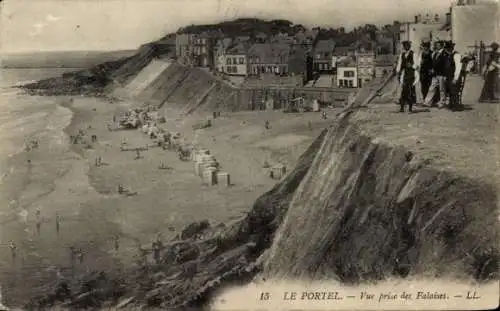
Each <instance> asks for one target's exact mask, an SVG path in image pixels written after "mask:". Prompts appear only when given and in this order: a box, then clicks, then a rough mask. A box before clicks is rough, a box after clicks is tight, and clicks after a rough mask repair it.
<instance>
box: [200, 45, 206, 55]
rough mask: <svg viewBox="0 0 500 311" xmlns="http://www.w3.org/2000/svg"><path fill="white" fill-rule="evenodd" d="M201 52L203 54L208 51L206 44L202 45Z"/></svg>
mask: <svg viewBox="0 0 500 311" xmlns="http://www.w3.org/2000/svg"><path fill="white" fill-rule="evenodd" d="M201 53H203V54H205V53H207V47H206V46H202V47H201Z"/></svg>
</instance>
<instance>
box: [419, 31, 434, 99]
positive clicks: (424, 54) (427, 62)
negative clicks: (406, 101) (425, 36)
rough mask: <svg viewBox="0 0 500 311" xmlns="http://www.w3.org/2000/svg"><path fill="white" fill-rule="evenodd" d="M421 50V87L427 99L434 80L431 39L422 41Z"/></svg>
mask: <svg viewBox="0 0 500 311" xmlns="http://www.w3.org/2000/svg"><path fill="white" fill-rule="evenodd" d="M421 48H422V50H421V52H420V88H421V90H422V98H423V99H425V97H426V96H427V93H428V92H429V87H430V86H431V81H432V50H431V43H430V42H429V41H424V42H422V45H421Z"/></svg>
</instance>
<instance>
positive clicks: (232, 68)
mask: <svg viewBox="0 0 500 311" xmlns="http://www.w3.org/2000/svg"><path fill="white" fill-rule="evenodd" d="M247 52H248V44H245V43H238V44H235V45H233V46H230V47H229V48H228V49H227V50H226V54H225V58H226V64H225V66H224V68H225V69H224V73H225V74H228V75H232V76H246V75H248V56H247Z"/></svg>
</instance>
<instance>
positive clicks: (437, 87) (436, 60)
mask: <svg viewBox="0 0 500 311" xmlns="http://www.w3.org/2000/svg"><path fill="white" fill-rule="evenodd" d="M434 46H435V50H434V53H433V54H432V74H431V76H432V78H431V85H430V87H429V91H428V93H427V96H425V99H424V106H433V101H434V98H435V97H436V96H437V94H439V101H438V102H437V106H438V107H439V108H442V107H444V103H445V100H446V69H447V62H448V56H447V55H446V52H445V51H444V42H443V41H438V42H436V43H435V45H434Z"/></svg>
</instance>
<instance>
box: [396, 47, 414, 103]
mask: <svg viewBox="0 0 500 311" xmlns="http://www.w3.org/2000/svg"><path fill="white" fill-rule="evenodd" d="M402 44H403V52H402V53H401V55H399V58H398V64H397V67H396V73H397V75H398V78H399V82H400V84H401V97H400V99H399V105H400V109H399V111H400V112H404V111H405V105H408V110H409V112H413V104H414V103H415V102H416V99H417V97H416V92H415V85H416V84H417V83H418V79H419V70H418V60H417V59H416V57H415V55H414V53H413V51H412V50H411V42H410V41H403V42H402Z"/></svg>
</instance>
